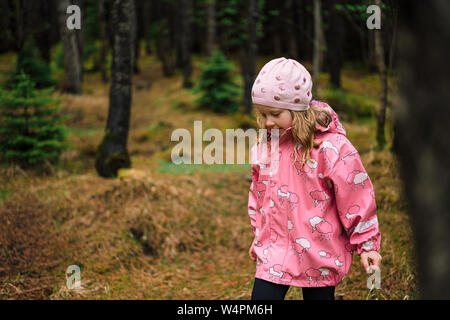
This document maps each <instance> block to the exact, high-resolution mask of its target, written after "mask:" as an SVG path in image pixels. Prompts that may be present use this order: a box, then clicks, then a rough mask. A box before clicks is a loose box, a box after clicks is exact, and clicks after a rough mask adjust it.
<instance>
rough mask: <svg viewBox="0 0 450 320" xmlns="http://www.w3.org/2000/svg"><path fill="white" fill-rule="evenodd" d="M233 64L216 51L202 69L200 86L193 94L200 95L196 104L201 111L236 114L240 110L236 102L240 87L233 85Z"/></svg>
mask: <svg viewBox="0 0 450 320" xmlns="http://www.w3.org/2000/svg"><path fill="white" fill-rule="evenodd" d="M233 69H234V67H233V63H232V62H230V61H228V60H227V58H226V57H225V55H224V54H223V53H222V52H221V51H220V50H215V51H214V52H213V53H212V54H211V56H210V57H209V58H208V59H207V61H206V63H205V65H204V66H203V68H202V74H201V76H200V79H199V82H198V86H197V87H196V88H194V89H193V92H194V93H196V94H200V95H201V96H200V98H199V99H197V100H196V101H195V102H196V104H197V106H198V107H199V108H200V109H208V110H213V111H215V112H219V113H234V112H236V111H237V110H238V109H239V104H238V102H236V100H237V98H238V97H239V96H240V89H241V88H240V86H239V85H237V84H235V83H233V77H232V71H233Z"/></svg>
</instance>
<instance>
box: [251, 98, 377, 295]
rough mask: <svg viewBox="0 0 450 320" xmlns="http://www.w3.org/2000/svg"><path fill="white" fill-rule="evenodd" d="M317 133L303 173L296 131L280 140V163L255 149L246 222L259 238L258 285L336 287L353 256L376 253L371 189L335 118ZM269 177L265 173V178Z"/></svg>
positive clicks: (355, 154) (357, 158) (355, 153)
mask: <svg viewBox="0 0 450 320" xmlns="http://www.w3.org/2000/svg"><path fill="white" fill-rule="evenodd" d="M313 103H315V104H319V105H321V106H322V107H324V108H326V109H328V110H329V111H330V112H331V114H332V117H333V121H332V122H331V123H330V125H329V126H328V128H323V127H320V126H317V128H318V129H319V130H320V133H316V134H315V139H316V141H318V142H322V143H321V145H320V147H319V148H317V149H315V148H313V149H312V150H311V160H310V161H308V162H307V164H305V166H304V167H303V168H300V165H298V164H295V165H293V162H294V155H293V151H294V148H293V147H294V146H293V140H292V135H291V129H292V127H291V128H288V129H286V133H285V134H283V135H282V136H281V137H280V138H279V142H278V143H279V162H278V163H277V164H278V166H277V170H271V168H270V166H271V165H272V167H275V164H274V163H275V162H272V164H270V161H269V164H268V165H267V164H266V165H265V164H263V163H268V161H261V159H259V158H258V154H259V153H258V148H259V146H258V145H257V144H255V145H254V146H253V148H252V184H251V186H250V192H249V201H248V214H249V216H250V221H251V225H252V229H253V233H254V235H255V239H254V251H255V253H256V256H257V266H256V274H255V277H256V278H260V279H264V280H267V281H270V282H274V283H278V284H285V285H291V286H296V287H325V286H336V285H337V284H339V283H340V282H341V281H342V279H343V277H344V276H345V275H346V274H347V273H348V271H349V269H350V265H351V263H352V252H353V251H354V250H356V252H357V254H358V255H360V254H361V252H362V251H371V250H375V251H378V250H379V248H380V240H381V235H380V232H379V230H378V220H377V216H376V212H375V211H376V204H375V193H374V189H373V185H372V182H371V181H370V179H369V176H368V174H367V172H366V170H365V169H364V167H363V164H362V163H361V159H360V157H359V154H358V151H357V150H356V149H355V147H354V146H353V145H352V144H351V143H350V141H349V140H348V139H347V137H346V133H345V129H344V127H343V126H342V125H341V123H340V122H339V119H338V116H337V114H336V113H335V112H334V110H332V108H331V107H330V106H329V105H327V104H326V103H323V102H318V101H313ZM262 169H264V170H262Z"/></svg>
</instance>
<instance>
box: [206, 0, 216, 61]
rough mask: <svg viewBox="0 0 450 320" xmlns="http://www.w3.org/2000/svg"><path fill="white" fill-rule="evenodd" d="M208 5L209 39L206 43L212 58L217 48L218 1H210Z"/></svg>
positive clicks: (208, 53)
mask: <svg viewBox="0 0 450 320" xmlns="http://www.w3.org/2000/svg"><path fill="white" fill-rule="evenodd" d="M206 5H207V9H206V10H207V15H208V16H207V17H208V18H207V23H208V27H207V28H208V37H207V42H206V50H207V55H208V56H210V55H211V53H212V52H213V51H214V48H215V46H216V0H209V1H208V3H207V4H206Z"/></svg>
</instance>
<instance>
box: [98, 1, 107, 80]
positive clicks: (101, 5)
mask: <svg viewBox="0 0 450 320" xmlns="http://www.w3.org/2000/svg"><path fill="white" fill-rule="evenodd" d="M103 1H104V0H99V1H98V17H99V27H100V59H99V65H100V74H101V76H102V81H103V83H107V82H108V75H107V73H106V52H107V49H108V39H107V37H106V22H105V8H104V3H103Z"/></svg>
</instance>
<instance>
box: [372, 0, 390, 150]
mask: <svg viewBox="0 0 450 320" xmlns="http://www.w3.org/2000/svg"><path fill="white" fill-rule="evenodd" d="M375 4H376V5H377V6H379V7H380V8H381V0H375ZM382 30H383V29H380V30H377V29H375V30H373V32H375V57H376V61H377V66H378V72H379V74H380V88H381V94H380V107H379V110H378V119H377V120H378V121H377V147H378V149H383V148H384V147H385V146H386V136H385V134H384V127H385V123H386V108H387V89H388V84H387V74H386V63H385V61H384V59H385V57H384V46H383V38H382V34H381V32H382Z"/></svg>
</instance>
